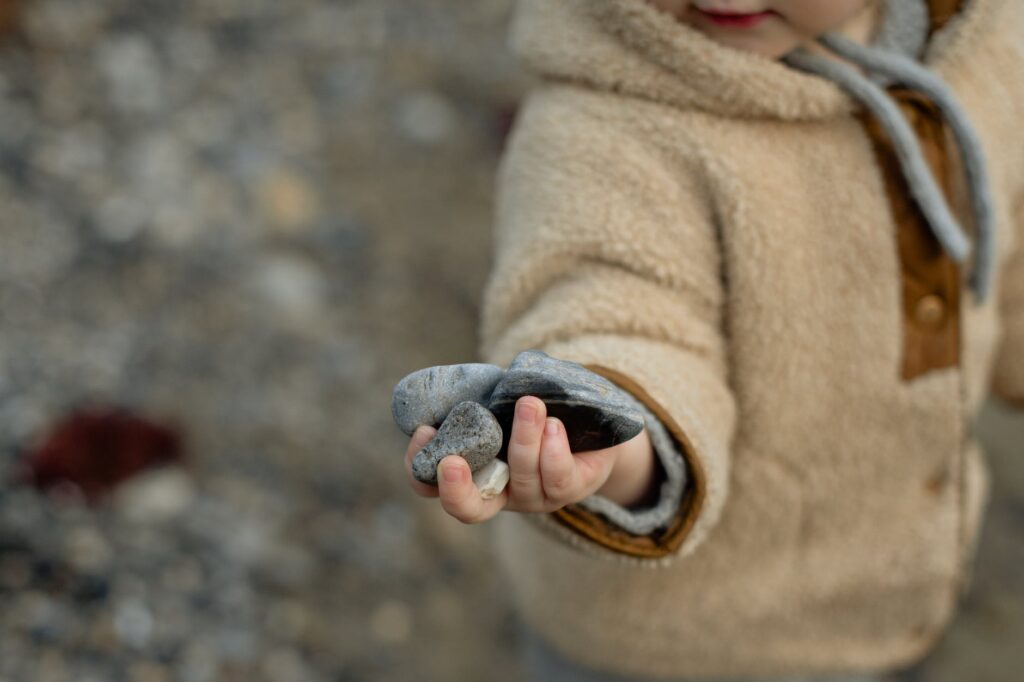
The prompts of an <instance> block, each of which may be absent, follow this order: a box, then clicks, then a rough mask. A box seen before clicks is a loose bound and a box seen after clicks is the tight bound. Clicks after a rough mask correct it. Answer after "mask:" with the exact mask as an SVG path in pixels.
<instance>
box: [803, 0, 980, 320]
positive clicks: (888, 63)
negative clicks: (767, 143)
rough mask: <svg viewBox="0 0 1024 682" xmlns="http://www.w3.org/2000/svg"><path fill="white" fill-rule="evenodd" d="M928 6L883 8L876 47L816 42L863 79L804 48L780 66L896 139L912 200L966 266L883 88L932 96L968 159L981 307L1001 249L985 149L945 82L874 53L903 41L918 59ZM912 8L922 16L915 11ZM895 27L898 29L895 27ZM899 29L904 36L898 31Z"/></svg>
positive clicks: (963, 249) (890, 55)
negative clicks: (819, 80) (826, 89)
mask: <svg viewBox="0 0 1024 682" xmlns="http://www.w3.org/2000/svg"><path fill="white" fill-rule="evenodd" d="M923 6H924V5H923V3H920V2H917V3H915V2H906V3H904V2H903V1H902V0H900V1H899V2H893V0H890V1H889V3H888V5H887V9H886V24H885V25H883V28H882V30H880V31H879V35H878V38H877V39H876V43H875V45H876V46H875V47H870V48H869V47H865V46H863V45H860V44H858V43H856V42H854V41H852V40H850V39H849V38H846V37H845V36H841V35H839V34H836V33H830V34H826V35H824V36H821V37H820V38H819V40H818V42H819V43H820V44H822V45H823V46H824V47H826V48H828V49H830V50H832V51H833V52H835V53H837V54H839V55H840V56H843V57H845V58H847V59H849V60H850V61H852V62H854V63H856V64H858V65H860V66H861V67H863V68H864V69H865V71H866V72H868V73H869V75H864V74H861V73H860V72H858V71H857V70H856V69H854V68H853V67H851V66H849V65H847V64H845V63H843V62H841V61H839V60H836V59H830V58H827V57H824V56H821V55H817V54H814V53H812V52H810V51H808V50H806V49H804V48H798V49H796V50H793V51H792V52H790V53H788V54H787V55H786V56H785V57H783V61H785V62H786V63H788V64H789V65H791V66H793V67H795V68H799V69H801V70H804V71H808V72H811V73H815V74H817V75H820V76H822V77H824V78H827V79H830V80H832V81H834V82H836V83H838V84H839V85H840V86H841V87H843V88H844V89H846V90H847V91H848V92H849V93H850V94H851V95H853V96H854V97H856V98H857V99H859V100H860V101H861V102H863V103H864V104H865V106H867V107H868V108H869V109H870V110H871V112H872V113H873V114H874V115H875V116H876V118H877V119H878V121H879V123H880V124H881V125H882V127H883V129H884V130H885V131H886V134H887V135H888V136H889V138H890V139H891V140H892V143H893V147H894V149H895V151H896V157H897V160H898V161H899V164H900V168H901V169H902V171H903V174H904V177H905V178H906V179H907V184H908V186H909V187H910V191H911V194H912V195H913V197H914V199H915V201H916V202H917V204H918V206H919V207H920V209H921V212H922V213H923V214H924V216H925V219H926V221H927V223H928V225H929V227H930V228H931V230H932V232H933V233H934V234H935V236H936V238H937V239H938V240H939V242H940V244H941V245H942V247H943V248H944V249H945V250H946V252H947V253H949V255H950V257H951V258H953V260H955V261H957V262H963V261H964V260H965V259H966V257H967V256H968V254H969V252H970V251H971V244H970V242H969V241H968V239H967V236H966V235H965V234H964V231H963V230H962V229H961V227H960V225H959V224H958V223H957V221H956V219H955V218H954V217H953V215H952V213H951V211H950V209H949V206H948V204H947V203H946V200H945V198H944V197H943V194H942V191H941V190H940V189H939V186H938V184H937V183H936V181H935V178H934V177H933V175H932V173H931V170H930V169H929V167H928V165H927V163H926V162H925V159H924V156H923V154H922V152H921V147H920V144H919V143H918V141H917V137H916V136H915V134H914V132H913V130H912V129H911V127H910V125H909V124H908V123H907V121H906V119H905V118H904V117H903V115H902V112H901V111H900V109H899V107H898V106H897V105H896V104H895V103H894V102H893V100H892V98H891V97H889V95H888V94H887V93H886V92H885V90H883V87H884V86H885V85H886V84H887V83H889V82H892V81H893V80H895V81H897V82H901V83H904V84H906V85H909V86H911V87H914V88H917V89H919V90H921V91H922V92H923V93H924V94H926V95H928V96H929V97H931V98H932V100H933V101H934V102H935V104H936V105H937V106H938V107H939V109H940V110H941V111H942V113H943V115H944V116H945V117H946V119H947V120H948V122H949V124H950V128H951V129H952V131H953V134H954V138H955V140H956V143H957V146H958V148H959V150H960V154H961V158H962V159H963V161H964V174H965V177H966V179H967V183H968V187H969V189H970V194H971V205H972V209H973V210H972V215H973V217H974V221H975V224H976V227H977V235H976V240H977V249H976V253H975V263H974V269H973V271H972V273H971V276H970V286H971V288H972V290H973V291H974V293H975V296H976V298H977V300H978V302H979V303H980V302H983V301H984V300H985V299H986V298H987V296H988V293H989V290H990V288H991V281H992V276H993V271H994V260H995V246H996V245H995V224H994V221H995V218H994V212H993V204H992V199H991V194H990V184H989V180H988V175H987V171H986V163H985V159H984V155H983V153H982V148H981V143H980V141H979V140H978V137H977V135H976V134H975V132H974V130H973V128H972V127H971V125H970V123H969V121H968V119H967V116H966V115H965V113H964V111H963V109H962V107H961V106H960V105H959V103H958V102H957V101H956V98H955V96H954V95H953V93H952V91H951V90H950V89H949V87H948V86H947V85H946V84H945V83H943V82H942V80H941V79H939V78H938V77H937V76H935V75H934V74H933V73H932V72H930V71H928V70H927V69H926V68H925V67H923V66H921V65H920V64H918V63H917V62H916V61H914V60H913V59H912V58H911V57H910V56H904V55H903V54H900V53H899V52H897V51H895V50H893V49H891V48H890V49H881V48H879V47H877V45H878V43H879V42H881V39H883V38H885V40H886V41H888V44H893V43H894V42H895V41H903V42H902V43H901V45H900V47H901V51H902V52H905V53H906V54H907V55H911V56H913V55H916V53H917V52H919V51H920V49H921V46H922V44H923V43H922V36H923V35H924V31H926V29H927V24H926V23H924V24H922V22H921V17H920V16H918V14H919V13H920V12H919V10H920V8H922V7H923ZM913 7H917V8H918V10H913V9H912V8H913ZM925 11H926V10H925ZM925 18H927V15H925ZM894 23H895V24H896V28H895V29H894V28H893V27H892V25H893V24H894ZM901 28H902V32H901V31H900V30H898V29H901ZM886 29H888V30H886ZM886 36H888V37H886Z"/></svg>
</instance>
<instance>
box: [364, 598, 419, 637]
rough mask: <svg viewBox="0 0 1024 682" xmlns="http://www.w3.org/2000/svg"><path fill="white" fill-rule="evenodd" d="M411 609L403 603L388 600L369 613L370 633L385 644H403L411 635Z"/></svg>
mask: <svg viewBox="0 0 1024 682" xmlns="http://www.w3.org/2000/svg"><path fill="white" fill-rule="evenodd" d="M412 627H413V621H412V610H411V609H410V608H409V607H408V606H407V605H406V604H404V603H402V602H400V601H395V600H388V601H385V602H382V603H381V604H379V605H378V606H377V607H376V608H375V609H374V610H373V613H372V614H371V615H370V633H371V634H372V635H373V638H374V639H376V640H377V641H379V642H383V643H386V644H403V643H405V642H407V641H408V640H409V637H410V636H411V635H412Z"/></svg>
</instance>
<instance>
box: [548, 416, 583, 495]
mask: <svg viewBox="0 0 1024 682" xmlns="http://www.w3.org/2000/svg"><path fill="white" fill-rule="evenodd" d="M540 480H541V487H542V489H543V493H544V498H545V499H546V501H547V503H548V506H552V505H553V506H555V507H556V508H560V507H563V506H565V505H567V504H570V503H572V502H577V501H578V500H579V498H580V497H581V495H580V493H581V490H582V485H581V481H580V475H579V471H578V470H577V468H576V462H575V460H574V458H573V454H572V451H571V450H570V449H569V438H568V436H566V433H565V426H564V425H563V424H562V422H561V421H560V420H558V419H556V418H554V417H548V419H547V420H546V424H545V430H544V442H543V443H542V444H541V447H540Z"/></svg>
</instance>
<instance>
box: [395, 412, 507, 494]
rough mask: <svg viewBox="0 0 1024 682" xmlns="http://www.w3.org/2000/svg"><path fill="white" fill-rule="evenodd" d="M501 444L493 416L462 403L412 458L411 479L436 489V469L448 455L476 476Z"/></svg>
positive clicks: (496, 423)
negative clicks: (460, 459) (459, 458)
mask: <svg viewBox="0 0 1024 682" xmlns="http://www.w3.org/2000/svg"><path fill="white" fill-rule="evenodd" d="M501 443H502V432H501V427H500V426H499V425H498V420H497V419H495V418H494V415H493V414H491V412H490V411H489V410H488V409H487V408H486V407H484V406H483V405H481V404H480V403H477V402H474V401H472V400H464V401H462V402H461V403H459V404H458V405H456V406H455V407H453V408H452V409H451V411H450V412H449V413H448V416H447V417H446V418H445V420H444V421H443V422H442V423H441V427H440V428H439V429H438V430H437V433H436V434H435V435H434V437H433V438H432V439H431V440H430V442H429V443H427V444H426V445H425V446H423V449H422V450H420V451H419V452H417V453H416V455H415V456H414V457H413V460H412V473H413V476H415V477H416V480H418V481H422V482H423V483H429V484H431V485H437V465H438V463H439V462H440V461H441V460H442V459H444V458H445V457H447V456H448V455H459V456H460V457H462V458H463V459H465V460H466V462H467V463H468V464H469V470H470V471H472V472H473V473H476V472H477V471H479V470H480V469H483V468H484V467H485V466H487V464H489V463H490V462H491V461H493V460H494V458H495V457H497V455H498V450H500V449H501Z"/></svg>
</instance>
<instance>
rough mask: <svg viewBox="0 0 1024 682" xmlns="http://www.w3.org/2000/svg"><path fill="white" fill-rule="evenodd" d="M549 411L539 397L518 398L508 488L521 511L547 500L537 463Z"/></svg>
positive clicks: (510, 445)
mask: <svg viewBox="0 0 1024 682" xmlns="http://www.w3.org/2000/svg"><path fill="white" fill-rule="evenodd" d="M546 413H547V408H546V406H545V405H544V401H542V400H541V399H540V398H538V397H536V396H529V395H524V396H523V397H521V398H519V399H518V400H517V401H516V411H515V416H514V417H513V420H512V433H511V435H510V436H509V443H508V468H509V481H508V488H509V496H510V497H511V499H512V500H514V502H515V507H516V509H517V510H520V511H529V510H532V509H534V508H539V507H540V506H541V505H542V504H543V502H544V491H543V490H542V489H541V482H540V467H539V466H538V462H539V459H540V444H541V440H542V438H543V435H544V417H545V415H546Z"/></svg>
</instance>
